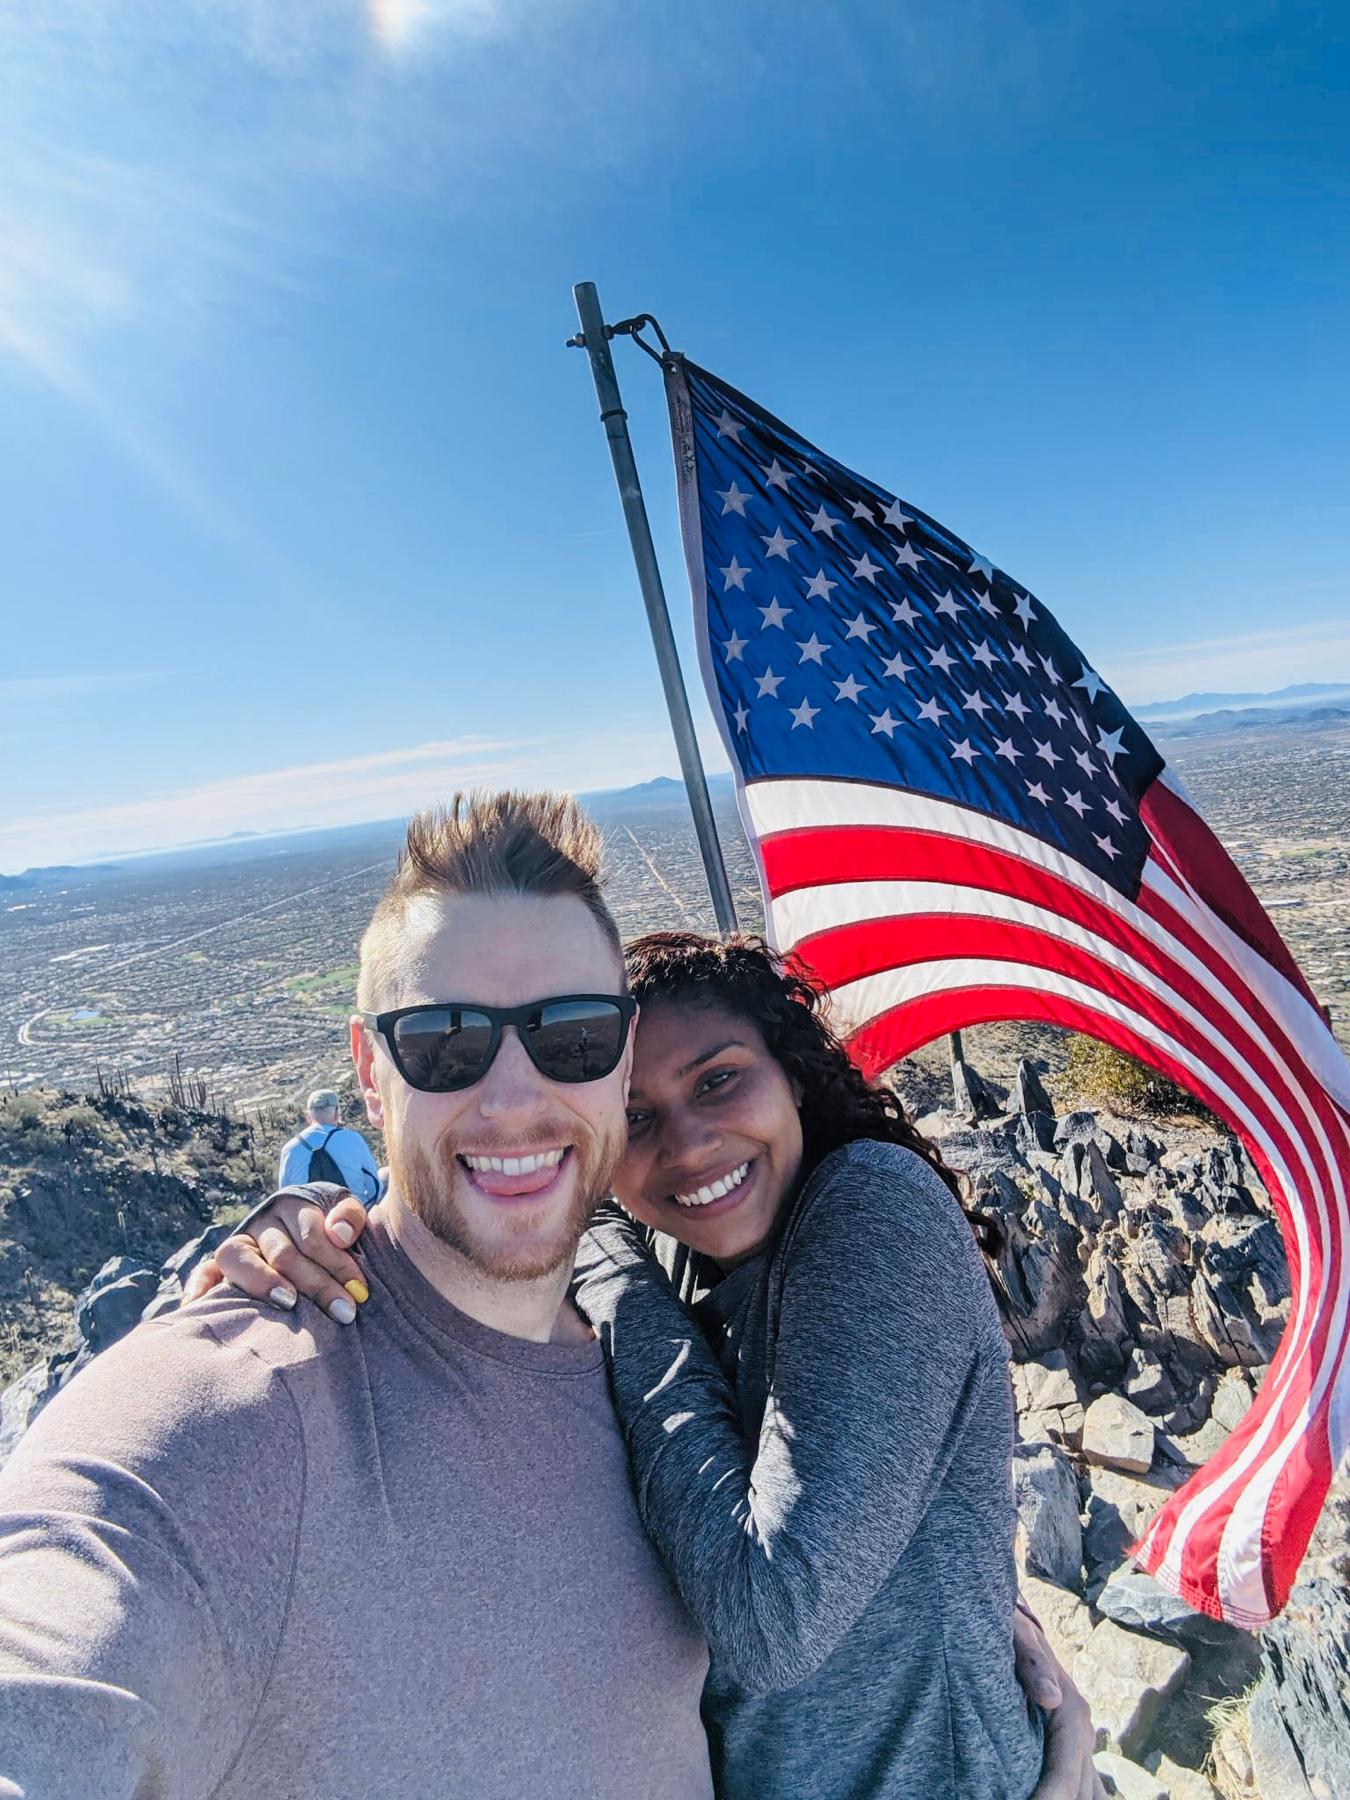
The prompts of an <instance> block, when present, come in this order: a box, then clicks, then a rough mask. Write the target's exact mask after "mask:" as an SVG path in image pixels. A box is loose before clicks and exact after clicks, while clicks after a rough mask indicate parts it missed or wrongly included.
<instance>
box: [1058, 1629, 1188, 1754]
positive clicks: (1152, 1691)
mask: <svg viewBox="0 0 1350 1800" xmlns="http://www.w3.org/2000/svg"><path fill="white" fill-rule="evenodd" d="M1190 1666H1191V1659H1190V1656H1189V1655H1188V1654H1187V1652H1186V1651H1185V1650H1181V1649H1178V1648H1177V1646H1176V1645H1174V1644H1164V1643H1162V1642H1160V1641H1159V1640H1158V1639H1157V1638H1150V1637H1142V1636H1140V1634H1139V1633H1138V1632H1134V1631H1122V1630H1121V1628H1120V1626H1119V1625H1117V1624H1116V1623H1115V1622H1114V1621H1113V1620H1111V1619H1103V1620H1102V1622H1101V1624H1100V1625H1099V1626H1098V1627H1097V1629H1096V1630H1095V1631H1094V1632H1093V1634H1092V1636H1091V1637H1090V1638H1089V1639H1088V1641H1087V1647H1086V1649H1084V1650H1082V1651H1081V1652H1080V1653H1079V1655H1078V1658H1077V1660H1076V1661H1075V1663H1074V1666H1073V1670H1072V1674H1073V1678H1074V1680H1075V1682H1076V1683H1077V1684H1078V1686H1079V1687H1080V1688H1081V1689H1082V1691H1083V1697H1084V1699H1085V1700H1086V1701H1087V1703H1088V1707H1089V1709H1090V1711H1091V1713H1092V1719H1093V1723H1094V1724H1095V1725H1096V1727H1097V1747H1098V1749H1100V1750H1117V1751H1120V1752H1121V1753H1122V1754H1123V1755H1125V1756H1130V1757H1133V1756H1135V1755H1137V1754H1138V1753H1139V1752H1140V1751H1142V1750H1145V1749H1147V1747H1148V1741H1149V1737H1150V1735H1151V1733H1152V1730H1153V1725H1154V1722H1155V1720H1156V1719H1157V1717H1158V1714H1159V1713H1160V1712H1161V1711H1162V1709H1163V1707H1164V1705H1165V1704H1166V1703H1167V1701H1168V1700H1169V1699H1170V1698H1171V1697H1172V1695H1173V1694H1175V1693H1176V1692H1177V1690H1178V1689H1179V1688H1180V1687H1181V1685H1182V1683H1183V1682H1184V1681H1185V1679H1186V1674H1187V1671H1188V1670H1189V1669H1190Z"/></svg>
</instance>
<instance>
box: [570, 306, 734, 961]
mask: <svg viewBox="0 0 1350 1800" xmlns="http://www.w3.org/2000/svg"><path fill="white" fill-rule="evenodd" d="M572 298H573V299H574V300H575V301H576V304H577V318H578V319H579V320H580V322H581V334H580V336H579V337H575V338H572V339H570V340H569V342H570V343H572V344H575V345H577V346H578V347H579V348H581V349H584V350H585V352H586V354H587V356H589V358H590V361H591V374H592V375H593V376H594V377H595V392H596V396H597V398H598V399H599V401H600V422H601V424H602V425H603V426H604V428H605V436H606V437H607V438H608V439H609V454H610V457H611V458H612V460H613V463H614V478H615V480H616V481H617V482H618V484H619V499H620V500H621V501H622V502H623V516H624V519H625V520H626V521H627V524H628V541H629V543H630V544H631V545H632V547H633V561H634V562H635V563H636V564H637V575H638V585H639V586H640V587H641V589H642V600H643V604H644V605H645V606H646V608H647V623H648V624H649V625H650V626H651V632H652V644H653V645H654V647H655V649H656V661H657V666H658V667H659V668H660V671H661V685H662V687H663V688H664V689H665V692H666V708H667V710H668V711H669V713H670V725H671V730H672V731H673V732H674V733H675V747H676V749H677V750H678V752H679V757H680V771H681V773H682V774H683V776H684V785H685V791H686V792H687V793H688V795H689V808H690V811H691V812H692V813H693V815H694V830H695V832H696V833H697V835H698V847H699V849H700V851H701V852H702V853H703V869H704V873H705V874H706V876H707V878H708V891H709V893H710V894H711V895H712V903H713V913H714V916H715V917H716V919H717V929H718V930H719V931H720V932H721V933H722V935H723V936H724V937H725V936H726V934H727V933H728V932H731V931H735V930H736V907H735V903H734V902H733V900H732V898H731V885H730V883H729V882H728V881H727V870H726V864H725V863H724V862H723V861H722V846H721V844H720V842H719V841H718V837H717V826H716V825H715V824H714V822H713V813H712V802H711V801H710V800H709V798H708V783H707V779H706V777H705V776H704V773H703V759H702V757H701V756H700V755H699V749H698V739H697V738H696V737H695V736H694V721H693V718H692V716H691V714H690V711H689V696H688V694H687V693H686V692H685V687H684V676H683V675H682V674H681V672H680V659H679V656H678V654H677V653H676V649H675V638H674V635H673V633H672V632H671V629H670V614H669V612H668V611H667V610H666V596H665V590H664V588H663V587H662V585H661V569H660V566H659V564H658V563H657V560H656V547H655V545H654V544H653V543H652V531H651V526H650V525H649V524H648V522H647V508H646V505H645V504H644V502H643V499H642V484H641V483H640V482H639V480H638V472H637V463H636V462H635V461H634V458H633V445H632V441H631V440H630V438H629V436H628V414H627V413H626V412H625V411H624V409H623V401H622V399H621V398H620V395H619V382H618V377H617V376H616V375H615V373H614V359H613V357H612V356H611V355H610V353H609V340H610V338H611V337H613V335H614V328H613V326H610V325H606V324H605V319H604V314H603V313H602V312H601V310H600V296H599V295H598V294H597V293H596V291H595V283H594V282H592V281H579V282H578V283H577V284H576V286H575V287H574V288H573V289H572Z"/></svg>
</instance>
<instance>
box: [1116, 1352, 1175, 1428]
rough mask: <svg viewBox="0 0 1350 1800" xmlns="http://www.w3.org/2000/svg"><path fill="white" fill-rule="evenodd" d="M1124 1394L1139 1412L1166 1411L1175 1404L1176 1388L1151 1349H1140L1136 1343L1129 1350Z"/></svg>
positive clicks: (1153, 1412)
mask: <svg viewBox="0 0 1350 1800" xmlns="http://www.w3.org/2000/svg"><path fill="white" fill-rule="evenodd" d="M1125 1394H1126V1398H1127V1399H1129V1400H1132V1401H1133V1402H1134V1404H1135V1405H1136V1406H1137V1407H1138V1408H1139V1409H1140V1411H1141V1412H1146V1413H1151V1414H1155V1413H1162V1412H1166V1411H1167V1409H1168V1408H1169V1407H1170V1406H1175V1405H1176V1399H1177V1392H1176V1388H1175V1387H1174V1386H1173V1385H1172V1378H1171V1376H1170V1375H1169V1374H1168V1373H1167V1370H1166V1369H1164V1368H1163V1366H1162V1364H1161V1363H1160V1362H1159V1361H1158V1359H1157V1357H1156V1356H1154V1354H1153V1352H1152V1351H1151V1350H1144V1349H1141V1348H1140V1347H1139V1346H1138V1345H1136V1346H1135V1348H1134V1349H1133V1350H1132V1351H1131V1352H1130V1364H1129V1368H1128V1369H1127V1370H1126V1373H1125Z"/></svg>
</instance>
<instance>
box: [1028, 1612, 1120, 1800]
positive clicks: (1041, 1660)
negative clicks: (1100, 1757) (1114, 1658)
mask: <svg viewBox="0 0 1350 1800" xmlns="http://www.w3.org/2000/svg"><path fill="white" fill-rule="evenodd" d="M1013 1655H1014V1661H1015V1664H1016V1668H1017V1679H1018V1680H1019V1681H1020V1682H1021V1684H1022V1686H1023V1688H1024V1689H1025V1690H1026V1692H1027V1693H1028V1694H1029V1695H1030V1697H1031V1698H1032V1699H1033V1700H1034V1701H1035V1702H1036V1704H1037V1705H1038V1706H1039V1707H1040V1708H1041V1710H1042V1712H1044V1714H1045V1762H1044V1763H1043V1765H1042V1767H1041V1779H1040V1781H1039V1782H1038V1783H1037V1784H1036V1787H1035V1790H1034V1791H1033V1793H1032V1796H1031V1800H1106V1788H1105V1785H1104V1784H1103V1782H1102V1778H1101V1776H1100V1775H1099V1774H1098V1773H1097V1770H1096V1768H1095V1767H1094V1765H1093V1761H1092V1756H1093V1752H1094V1751H1095V1750H1096V1748H1097V1731H1096V1727H1095V1726H1094V1725H1093V1723H1092V1715H1091V1713H1090V1712H1089V1711H1088V1703H1087V1701H1086V1700H1085V1699H1084V1698H1083V1696H1082V1694H1080V1693H1079V1691H1078V1689H1077V1688H1076V1687H1075V1686H1074V1684H1073V1682H1072V1681H1070V1679H1069V1677H1068V1675H1067V1674H1066V1672H1065V1670H1064V1669H1063V1667H1062V1666H1061V1664H1060V1662H1059V1659H1058V1658H1057V1657H1056V1655H1055V1653H1054V1651H1053V1650H1052V1649H1051V1648H1050V1645H1049V1642H1048V1640H1047V1639H1046V1635H1045V1633H1044V1632H1043V1631H1042V1630H1041V1626H1040V1621H1039V1620H1038V1619H1037V1617H1036V1615H1035V1613H1033V1612H1032V1611H1031V1609H1030V1608H1029V1607H1028V1606H1027V1605H1026V1603H1025V1602H1024V1601H1022V1600H1020V1599H1019V1600H1018V1602H1017V1611H1016V1612H1015V1613H1014V1614H1013Z"/></svg>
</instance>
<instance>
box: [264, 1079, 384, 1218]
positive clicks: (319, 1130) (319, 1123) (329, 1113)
mask: <svg viewBox="0 0 1350 1800" xmlns="http://www.w3.org/2000/svg"><path fill="white" fill-rule="evenodd" d="M341 1109H342V1102H341V1100H340V1098H339V1097H338V1094H337V1090H336V1089H335V1088H318V1089H316V1090H315V1092H314V1093H312V1094H311V1095H310V1097H309V1099H308V1100H307V1101H306V1102H305V1126H304V1129H303V1130H302V1131H298V1132H297V1133H296V1135H295V1136H294V1137H293V1138H292V1139H291V1140H290V1142H289V1143H287V1144H284V1145H283V1146H282V1150H281V1159H280V1161H279V1163H278V1165H277V1186H278V1187H279V1188H284V1187H296V1186H298V1185H299V1184H300V1183H301V1182H304V1181H336V1182H337V1183H338V1184H339V1185H340V1186H341V1187H344V1188H346V1189H347V1191H348V1192H349V1193H352V1194H355V1195H356V1197H357V1199H358V1200H364V1201H366V1202H370V1201H371V1200H374V1199H376V1198H377V1196H378V1195H379V1191H380V1177H379V1173H378V1171H377V1170H376V1168H375V1158H374V1157H373V1156H372V1155H371V1154H370V1145H369V1144H368V1143H367V1142H366V1140H365V1139H364V1138H363V1137H362V1136H361V1133H360V1132H359V1131H353V1130H352V1129H351V1127H350V1126H349V1125H344V1124H343V1123H342V1110H341ZM325 1157H326V1158H328V1159H330V1162H331V1167H330V1166H328V1165H327V1164H325V1162H324V1158H325Z"/></svg>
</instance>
